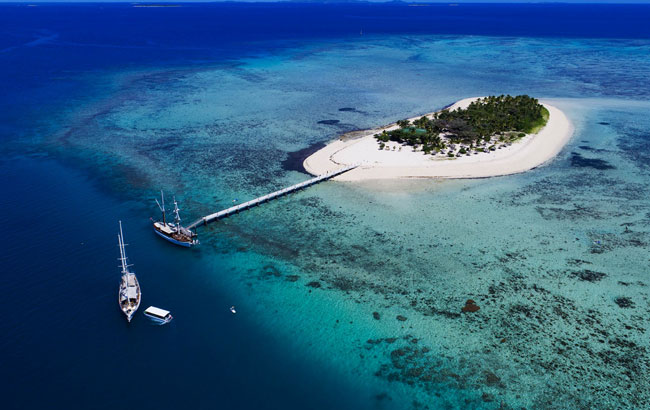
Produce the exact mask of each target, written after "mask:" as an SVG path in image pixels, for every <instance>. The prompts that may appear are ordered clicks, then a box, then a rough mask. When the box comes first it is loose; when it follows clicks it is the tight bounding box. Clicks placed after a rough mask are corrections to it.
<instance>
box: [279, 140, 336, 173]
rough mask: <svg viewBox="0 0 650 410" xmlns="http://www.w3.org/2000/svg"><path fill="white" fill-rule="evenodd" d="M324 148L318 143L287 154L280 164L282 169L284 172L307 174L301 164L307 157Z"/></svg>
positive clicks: (322, 144) (323, 145)
mask: <svg viewBox="0 0 650 410" xmlns="http://www.w3.org/2000/svg"><path fill="white" fill-rule="evenodd" d="M324 147H325V144H324V143H322V142H319V143H317V144H314V145H310V146H308V147H307V148H303V149H301V150H298V151H293V152H288V153H287V157H286V158H285V159H284V160H283V161H282V163H281V165H282V169H283V170H285V171H298V172H302V173H304V174H307V173H308V172H307V171H305V167H303V166H302V163H303V162H305V160H306V159H307V157H309V156H310V155H311V154H313V153H314V152H316V151H318V150H319V149H321V148H324Z"/></svg>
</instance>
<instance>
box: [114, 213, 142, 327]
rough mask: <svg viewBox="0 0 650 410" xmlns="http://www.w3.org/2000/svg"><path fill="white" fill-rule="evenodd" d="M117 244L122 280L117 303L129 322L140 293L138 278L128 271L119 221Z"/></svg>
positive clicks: (135, 308) (138, 303) (136, 306)
mask: <svg viewBox="0 0 650 410" xmlns="http://www.w3.org/2000/svg"><path fill="white" fill-rule="evenodd" d="M117 243H118V244H119V247H120V258H119V260H120V261H121V262H122V266H121V268H122V280H121V281H120V293H119V297H118V301H119V303H120V309H122V312H124V314H125V315H126V319H127V320H128V321H129V322H131V318H132V317H133V314H135V311H136V310H138V308H139V307H140V299H141V298H142V294H141V293H140V284H139V283H138V278H136V277H135V273H133V272H131V271H129V266H131V265H129V264H128V263H127V259H126V251H125V250H124V246H125V245H124V235H123V234H122V221H120V234H119V235H117Z"/></svg>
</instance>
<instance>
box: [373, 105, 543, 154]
mask: <svg viewBox="0 0 650 410" xmlns="http://www.w3.org/2000/svg"><path fill="white" fill-rule="evenodd" d="M547 119H548V111H547V110H546V108H544V107H543V106H542V105H541V104H540V103H539V101H538V100H537V99H535V98H532V97H529V96H527V95H518V96H516V97H513V96H510V95H499V96H490V97H485V98H479V99H478V100H476V101H474V102H472V103H471V104H469V106H468V107H467V108H466V109H456V110H454V111H449V110H442V111H440V112H438V113H436V114H434V115H433V116H432V118H427V117H421V118H418V119H416V120H414V121H413V123H412V124H411V123H410V122H409V121H407V120H400V121H398V122H397V125H398V126H399V128H398V129H396V130H392V131H383V132H382V133H381V134H376V135H375V137H376V138H377V139H378V140H379V141H381V142H388V141H396V142H399V143H406V144H408V145H412V146H417V145H422V150H423V151H424V152H426V153H428V152H431V151H439V150H441V149H444V148H445V146H446V141H449V142H452V143H463V144H468V145H472V144H476V145H478V144H479V143H481V141H482V140H483V141H489V140H490V138H492V137H493V136H495V135H503V134H504V133H515V136H516V137H521V136H523V135H525V134H526V133H532V132H535V131H536V130H537V129H539V128H541V127H542V126H544V125H545V124H546V121H547ZM441 135H442V136H444V138H441Z"/></svg>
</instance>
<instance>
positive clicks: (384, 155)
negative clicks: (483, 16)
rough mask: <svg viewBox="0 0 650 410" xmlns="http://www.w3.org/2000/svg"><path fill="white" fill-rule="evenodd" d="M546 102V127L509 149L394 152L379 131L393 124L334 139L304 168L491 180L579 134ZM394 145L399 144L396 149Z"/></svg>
mask: <svg viewBox="0 0 650 410" xmlns="http://www.w3.org/2000/svg"><path fill="white" fill-rule="evenodd" d="M477 98H479V97H473V98H466V99H463V100H460V101H458V102H457V103H455V104H454V105H452V106H451V107H449V109H450V110H454V109H456V108H465V107H467V106H468V105H469V104H470V103H471V102H472V101H473V100H475V99H477ZM541 103H542V104H543V105H544V107H546V109H547V110H548V112H549V114H550V115H549V119H548V122H547V124H546V126H545V127H544V128H542V129H541V130H540V131H539V132H538V133H537V134H532V135H527V136H525V137H524V138H522V139H521V140H519V141H517V142H515V143H513V144H512V145H511V146H509V147H503V148H501V149H498V150H496V151H493V152H490V153H481V154H477V155H471V156H462V157H459V158H443V157H440V156H437V157H434V156H432V155H426V154H424V153H423V152H413V150H412V148H411V147H409V146H406V145H401V144H397V143H395V142H389V143H387V144H386V145H388V146H389V147H391V150H390V151H388V150H379V142H378V141H377V140H376V139H375V137H374V134H377V133H380V132H381V131H382V130H391V129H395V128H397V125H395V124H391V125H389V126H386V127H381V128H377V129H372V130H368V131H367V132H365V133H364V135H363V136H361V137H360V138H356V139H351V140H347V141H343V140H341V139H338V140H336V141H333V142H331V143H330V144H328V145H327V146H326V147H324V148H323V149H321V150H319V151H317V152H315V153H314V154H312V155H311V156H309V157H308V158H307V159H306V160H305V161H304V163H303V166H304V167H305V169H306V170H307V172H309V173H311V174H313V175H320V174H323V173H325V172H328V171H333V170H336V169H339V168H341V167H343V166H346V165H351V164H361V166H359V167H358V168H356V169H354V170H352V171H349V172H346V173H345V174H342V175H340V176H338V177H336V178H335V179H336V180H338V181H362V180H371V179H396V178H485V177H493V176H501V175H510V174H516V173H520V172H524V171H528V170H530V169H533V168H536V167H538V166H540V165H542V164H544V163H545V162H547V161H548V160H550V159H552V158H553V157H555V156H556V155H557V154H558V153H559V152H560V151H561V150H562V147H564V145H566V143H567V142H568V141H569V140H570V139H571V135H572V134H573V125H572V124H571V122H570V121H569V119H568V118H567V117H566V115H564V113H563V112H562V111H560V110H559V109H557V108H556V107H554V106H552V105H548V104H545V103H544V102H541ZM431 114H432V113H430V114H427V115H431ZM420 117H421V116H418V117H414V118H411V119H410V120H413V119H416V118H420ZM392 146H395V150H394V151H393V150H392ZM400 147H401V150H400Z"/></svg>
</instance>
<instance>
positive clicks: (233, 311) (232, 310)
mask: <svg viewBox="0 0 650 410" xmlns="http://www.w3.org/2000/svg"><path fill="white" fill-rule="evenodd" d="M230 311H231V312H232V313H233V314H235V313H237V311H236V310H235V307H234V306H230Z"/></svg>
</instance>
